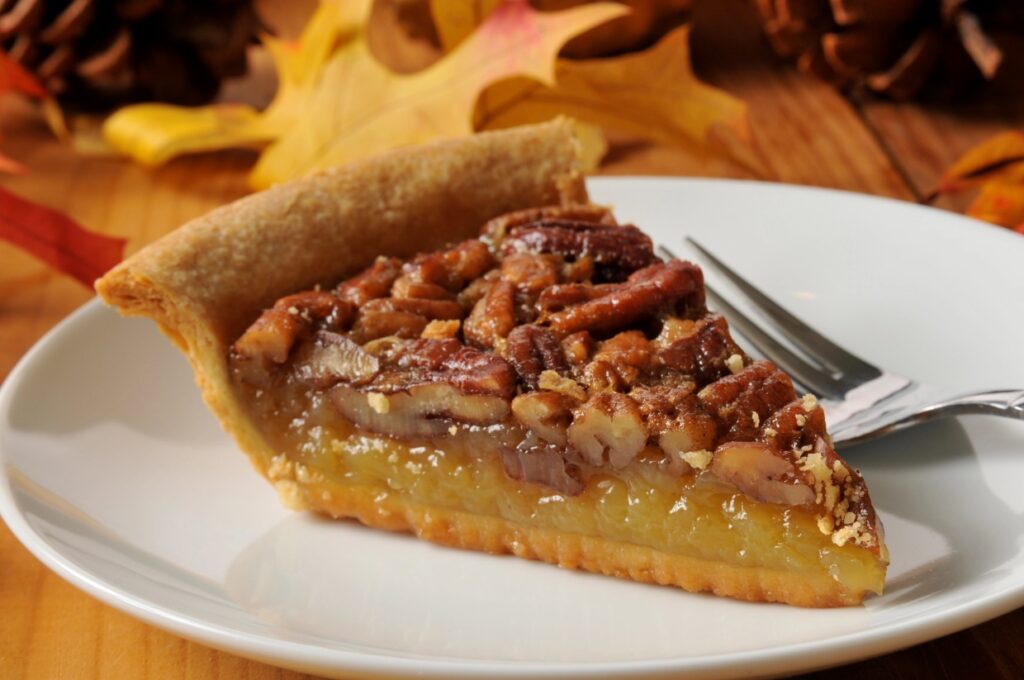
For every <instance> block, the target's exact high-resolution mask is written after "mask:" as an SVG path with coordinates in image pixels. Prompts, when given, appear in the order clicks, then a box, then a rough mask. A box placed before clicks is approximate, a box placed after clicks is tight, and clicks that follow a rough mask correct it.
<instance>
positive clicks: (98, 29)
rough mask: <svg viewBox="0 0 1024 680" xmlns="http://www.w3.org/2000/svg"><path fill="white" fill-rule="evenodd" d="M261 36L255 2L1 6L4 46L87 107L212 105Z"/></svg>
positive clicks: (2, 2) (66, 97)
mask: <svg viewBox="0 0 1024 680" xmlns="http://www.w3.org/2000/svg"><path fill="white" fill-rule="evenodd" d="M261 29H262V25H261V23H260V21H259V18H258V17H257V15H256V12H255V10H254V9H253V6H252V3H251V0H206V1H202V0H194V1H192V2H190V1H188V0H0V47H2V49H3V50H4V51H6V52H7V53H8V54H9V55H10V56H11V57H12V58H14V59H15V60H17V61H18V62H20V63H21V64H22V65H23V66H25V67H26V68H27V69H28V70H29V71H32V72H34V73H35V74H36V76H37V77H38V78H39V79H40V81H41V82H42V83H43V85H44V86H45V87H46V88H47V89H48V90H49V91H50V92H52V93H54V94H55V95H57V96H58V97H59V98H60V99H61V101H62V102H64V103H65V104H70V105H71V106H75V107H79V108H87V109H104V108H109V107H112V106H115V105H119V104H123V103H126V102H129V101H143V100H145V101H166V102H172V103H176V104H202V103H205V102H208V101H210V100H211V99H212V98H213V97H214V96H215V95H216V94H217V91H218V90H219V89H220V83H221V81H222V80H223V79H224V78H227V77H231V76H240V75H243V74H244V73H245V72H246V70H247V67H248V62H247V58H246V48H247V47H248V45H249V44H250V43H252V42H253V41H254V40H255V38H256V35H257V33H258V32H259V31H260V30H261Z"/></svg>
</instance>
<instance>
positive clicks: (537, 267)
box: [501, 253, 561, 300]
mask: <svg viewBox="0 0 1024 680" xmlns="http://www.w3.org/2000/svg"><path fill="white" fill-rule="evenodd" d="M560 260H561V258H558V257H557V256H554V255H538V254H535V253H512V254H511V255H509V256H507V257H506V258H505V259H504V260H502V262H501V278H503V279H504V280H506V281H508V282H510V283H512V284H514V285H515V287H516V288H517V289H518V290H519V291H521V292H522V293H524V294H525V295H526V296H527V297H528V298H530V299H531V300H532V299H533V298H536V296H537V295H539V294H540V293H541V291H543V290H545V289H546V288H550V287H551V286H553V285H555V284H557V283H558V279H559V268H560V264H561V261H560Z"/></svg>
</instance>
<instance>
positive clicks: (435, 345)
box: [329, 339, 516, 437]
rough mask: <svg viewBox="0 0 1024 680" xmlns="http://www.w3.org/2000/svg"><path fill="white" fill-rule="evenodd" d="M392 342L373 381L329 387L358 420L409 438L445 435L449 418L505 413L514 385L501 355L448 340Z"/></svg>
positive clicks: (496, 418) (476, 419)
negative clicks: (357, 384)
mask: <svg viewBox="0 0 1024 680" xmlns="http://www.w3.org/2000/svg"><path fill="white" fill-rule="evenodd" d="M396 342H397V343H398V344H392V345H390V346H389V347H388V348H387V351H385V352H382V353H381V354H379V355H376V356H377V358H378V360H379V361H380V368H379V370H378V371H377V373H376V374H375V375H374V376H373V378H372V379H371V380H369V381H364V382H362V383H361V384H360V385H359V386H358V387H357V386H355V385H350V384H345V383H342V384H338V385H335V386H334V387H333V388H331V390H330V392H329V395H330V398H331V401H332V403H333V404H334V405H335V407H336V408H337V409H338V410H339V411H341V412H342V413H343V414H344V415H345V416H346V417H348V418H349V419H350V420H352V421H353V422H355V423H356V424H357V425H359V426H360V427H364V428H366V429H369V430H371V431H373V432H380V433H382V434H388V435H392V436H399V437H407V436H425V435H440V434H444V433H445V432H446V431H448V429H449V428H450V427H451V424H452V421H455V422H465V423H472V424H477V425H491V424H494V423H498V422H501V421H502V420H504V419H505V418H506V417H508V414H509V400H510V399H511V398H512V396H513V395H514V394H515V387H516V386H515V372H514V371H513V370H512V367H511V366H509V365H508V363H507V362H506V361H505V360H504V359H502V358H501V357H499V356H497V355H495V354H493V353H491V352H481V351H480V350H476V349H473V348H471V347H466V346H465V345H463V344H462V343H460V342H459V341H457V340H452V339H446V340H428V339H419V340H412V341H404V342H403V341H396Z"/></svg>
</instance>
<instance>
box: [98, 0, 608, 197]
mask: <svg viewBox="0 0 1024 680" xmlns="http://www.w3.org/2000/svg"><path fill="white" fill-rule="evenodd" d="M370 7H371V2H370V1H369V0H360V1H359V2H339V1H337V0H335V1H331V2H324V3H322V4H321V7H320V9H319V10H318V12H317V14H316V15H315V16H314V18H313V19H312V20H311V22H310V24H309V26H308V28H307V29H306V31H305V32H304V33H303V36H302V37H301V39H300V40H299V42H298V43H297V44H296V45H286V44H283V43H279V42H276V41H274V40H272V39H271V40H269V42H268V48H269V49H270V51H271V53H272V56H273V57H274V60H275V63H276V65H277V68H278V71H279V73H280V75H281V86H280V89H279V91H278V93H277V96H276V97H275V99H274V101H273V102H272V103H271V105H270V106H269V107H268V109H267V110H266V112H264V113H256V112H255V111H252V110H251V109H246V108H245V107H235V108H233V109H227V108H224V107H204V108H201V109H183V108H180V107H170V106H165V105H154V104H143V105H137V106H129V107H126V108H124V109H122V110H120V111H118V112H117V113H115V114H114V115H113V116H111V117H110V118H109V119H108V120H107V122H106V124H105V125H104V137H105V138H106V139H107V140H108V141H109V142H110V144H111V145H112V146H114V147H115V148H117V149H119V150H120V151H122V152H124V153H127V154H129V155H131V156H133V157H134V158H136V159H137V160H139V161H141V162H143V163H147V164H156V163H161V162H164V161H166V160H167V159H169V158H172V157H174V156H175V155H178V154H181V153H189V152H194V151H202V150H211V149H215V148H227V147H233V146H239V145H243V146H244V145H252V144H259V143H261V142H266V141H268V140H271V139H273V140H274V141H273V142H272V143H271V144H270V146H269V147H268V148H267V149H266V150H265V151H264V153H263V154H262V155H261V157H260V159H259V161H258V163H257V165H256V167H255V168H254V169H253V173H252V176H251V178H250V179H251V183H252V184H253V186H255V187H265V186H269V185H271V184H274V183H277V182H281V181H284V180H287V179H291V178H294V177H298V176H301V175H304V174H306V173H308V172H310V171H311V170H315V169H319V168H325V167H329V166H332V165H337V164H340V163H344V162H346V161H349V160H353V159H356V158H363V157H367V156H371V155H374V154H376V153H379V152H381V151H385V150H387V149H392V148H395V147H398V146H405V145H410V144H417V143H420V142H423V141H427V140H430V139H436V138H445V137H457V136H462V135H467V134H470V133H472V132H473V112H474V110H475V105H476V101H477V99H478V97H479V95H480V93H481V92H482V91H483V90H484V89H486V88H487V87H488V86H489V85H491V84H493V83H495V82H497V81H500V80H503V79H506V78H510V77H514V76H522V77H527V78H531V79H533V80H536V81H539V82H542V83H546V84H548V85H551V84H553V83H554V78H555V73H554V71H555V57H556V55H557V54H558V51H559V49H560V48H561V46H562V45H563V44H564V43H565V42H566V41H567V40H569V39H570V38H572V37H573V36H575V35H578V34H580V33H583V32H585V31H587V30H589V29H590V28H592V27H594V26H596V25H599V24H601V23H603V22H605V21H608V20H610V19H613V18H615V17H617V16H621V15H623V14H624V13H625V12H627V11H628V10H627V9H626V8H625V7H623V6H622V5H618V4H614V3H592V4H588V5H586V6H583V7H578V8H575V9H571V10H566V11H563V12H545V13H541V12H536V11H534V10H533V9H532V8H531V7H530V6H529V5H528V3H527V2H526V0H506V1H505V2H504V3H502V4H501V5H500V6H499V7H498V9H497V10H496V11H494V12H492V13H491V14H490V16H489V17H488V18H487V20H486V21H485V22H484V23H483V24H481V25H480V26H479V27H478V28H477V29H476V30H475V31H474V32H473V34H472V35H471V36H470V37H469V38H468V39H467V40H466V41H465V42H464V43H463V44H461V45H460V46H459V47H458V48H457V49H455V50H453V51H452V52H451V53H450V54H448V55H445V56H444V58H442V59H440V60H439V61H438V62H436V63H435V64H433V65H431V66H430V67H428V68H426V69H424V70H422V71H418V72H416V73H412V74H396V73H393V72H391V71H389V70H388V69H387V68H385V67H384V66H382V65H381V64H380V63H378V62H377V60H376V59H375V58H374V57H373V55H372V54H371V52H370V50H369V47H368V44H367V41H366V35H365V31H364V30H363V28H362V27H363V26H365V21H366V18H367V17H368V12H369V9H370Z"/></svg>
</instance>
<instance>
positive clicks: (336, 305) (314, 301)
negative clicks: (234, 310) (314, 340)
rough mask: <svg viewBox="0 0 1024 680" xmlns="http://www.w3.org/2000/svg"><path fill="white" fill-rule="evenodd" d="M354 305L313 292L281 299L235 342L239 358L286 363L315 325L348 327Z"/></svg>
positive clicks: (336, 327)
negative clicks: (299, 341)
mask: <svg viewBox="0 0 1024 680" xmlns="http://www.w3.org/2000/svg"><path fill="white" fill-rule="evenodd" d="M354 312H355V306H354V305H352V304H351V303H349V302H346V301H344V300H341V299H339V298H338V297H337V296H336V295H333V294H331V293H328V292H326V291H318V290H311V291H307V292H305V293H297V294H296V295H289V296H287V297H283V298H281V299H280V300H278V301H277V302H276V303H275V304H274V306H273V307H272V308H271V309H268V310H267V311H266V312H264V313H263V314H262V315H261V316H260V318H258V319H257V320H256V321H255V322H254V323H253V324H252V325H251V326H249V328H248V329H247V330H246V331H245V333H243V334H242V336H241V337H240V338H239V339H238V340H237V341H236V342H235V344H234V347H233V350H234V352H233V353H234V354H235V355H236V357H237V358H240V359H246V360H259V361H261V362H263V361H267V362H270V363H274V364H283V363H284V362H285V361H287V360H288V355H289V354H290V353H291V351H292V348H293V347H294V346H295V344H296V343H297V342H298V340H299V338H300V337H302V336H303V335H305V334H308V333H309V332H310V331H312V329H313V328H314V327H316V326H319V327H323V328H328V329H331V330H338V329H342V328H344V327H346V326H347V325H348V323H349V322H350V321H351V319H352V316H353V315H354Z"/></svg>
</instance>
